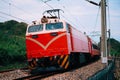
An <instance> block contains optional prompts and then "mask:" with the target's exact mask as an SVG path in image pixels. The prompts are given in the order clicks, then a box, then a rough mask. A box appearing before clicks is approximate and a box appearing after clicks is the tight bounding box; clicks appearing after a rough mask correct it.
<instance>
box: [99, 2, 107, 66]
mask: <svg viewBox="0 0 120 80" xmlns="http://www.w3.org/2000/svg"><path fill="white" fill-rule="evenodd" d="M100 6H101V57H102V63H106V64H107V62H108V59H107V24H106V0H101V5H100Z"/></svg>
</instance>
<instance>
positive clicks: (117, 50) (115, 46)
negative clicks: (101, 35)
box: [110, 38, 120, 56]
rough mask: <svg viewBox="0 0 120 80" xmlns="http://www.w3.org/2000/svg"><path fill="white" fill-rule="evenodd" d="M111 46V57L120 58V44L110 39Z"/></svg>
mask: <svg viewBox="0 0 120 80" xmlns="http://www.w3.org/2000/svg"><path fill="white" fill-rule="evenodd" d="M110 44H111V46H110V47H111V55H115V56H120V42H119V41H117V40H115V39H113V38H111V39H110Z"/></svg>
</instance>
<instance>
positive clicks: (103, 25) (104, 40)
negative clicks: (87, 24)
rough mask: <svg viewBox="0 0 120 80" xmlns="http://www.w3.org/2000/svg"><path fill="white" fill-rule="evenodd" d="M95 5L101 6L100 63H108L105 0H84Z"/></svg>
mask: <svg viewBox="0 0 120 80" xmlns="http://www.w3.org/2000/svg"><path fill="white" fill-rule="evenodd" d="M86 1H88V2H90V3H92V4H94V5H96V6H100V7H101V58H102V63H106V64H107V63H108V59H107V56H108V55H107V22H106V0H101V2H100V3H99V4H98V3H95V2H93V1H90V0H86Z"/></svg>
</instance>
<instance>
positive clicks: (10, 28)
mask: <svg viewBox="0 0 120 80" xmlns="http://www.w3.org/2000/svg"><path fill="white" fill-rule="evenodd" d="M26 27H27V24H26V23H23V22H17V21H14V20H10V21H6V22H3V23H2V22H1V23H0V70H2V69H11V68H17V67H22V66H25V65H24V64H26V52H25V50H26V48H25V31H26ZM21 64H22V65H21Z"/></svg>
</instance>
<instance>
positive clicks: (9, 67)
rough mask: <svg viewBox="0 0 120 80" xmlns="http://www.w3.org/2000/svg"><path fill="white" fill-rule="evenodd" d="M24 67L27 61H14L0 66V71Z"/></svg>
mask: <svg viewBox="0 0 120 80" xmlns="http://www.w3.org/2000/svg"><path fill="white" fill-rule="evenodd" d="M25 67H27V62H23V63H14V64H8V65H6V66H0V71H4V70H10V69H19V68H25Z"/></svg>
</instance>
